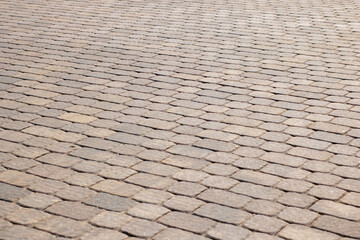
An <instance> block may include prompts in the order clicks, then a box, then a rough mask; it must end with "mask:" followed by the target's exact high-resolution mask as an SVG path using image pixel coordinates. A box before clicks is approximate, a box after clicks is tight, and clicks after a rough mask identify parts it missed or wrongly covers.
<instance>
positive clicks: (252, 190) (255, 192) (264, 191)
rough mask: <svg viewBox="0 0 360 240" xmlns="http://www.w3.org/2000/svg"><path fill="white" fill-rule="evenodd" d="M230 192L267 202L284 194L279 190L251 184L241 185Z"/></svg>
mask: <svg viewBox="0 0 360 240" xmlns="http://www.w3.org/2000/svg"><path fill="white" fill-rule="evenodd" d="M230 191H232V192H235V193H239V194H243V195H247V196H249V197H253V198H260V199H265V200H274V199H276V198H277V197H279V196H280V195H282V193H283V192H282V191H280V190H277V189H273V188H269V187H263V186H259V185H255V184H251V183H239V184H237V185H236V186H234V187H233V188H231V189H230Z"/></svg>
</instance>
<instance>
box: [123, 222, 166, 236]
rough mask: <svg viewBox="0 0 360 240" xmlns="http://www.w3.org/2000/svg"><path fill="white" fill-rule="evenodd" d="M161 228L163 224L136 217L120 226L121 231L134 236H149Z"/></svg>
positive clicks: (163, 227)
mask: <svg viewBox="0 0 360 240" xmlns="http://www.w3.org/2000/svg"><path fill="white" fill-rule="evenodd" d="M163 229H165V226H164V225H161V224H159V223H155V222H150V221H146V220H142V219H136V220H134V221H131V222H129V223H127V224H126V225H124V226H122V228H121V231H123V232H126V233H129V234H131V235H133V236H136V237H141V238H151V237H152V236H154V235H155V234H156V233H158V232H160V231H161V230H163Z"/></svg>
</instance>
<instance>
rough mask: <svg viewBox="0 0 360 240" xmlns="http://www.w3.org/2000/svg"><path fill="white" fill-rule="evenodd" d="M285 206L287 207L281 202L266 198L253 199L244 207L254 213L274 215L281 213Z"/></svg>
mask: <svg viewBox="0 0 360 240" xmlns="http://www.w3.org/2000/svg"><path fill="white" fill-rule="evenodd" d="M284 208H285V207H284V206H283V205H281V204H279V203H274V202H270V201H265V200H252V201H250V202H249V203H248V204H246V206H245V208H244V209H245V210H246V211H249V212H252V213H257V214H263V215H268V216H273V215H276V214H277V213H279V212H280V211H281V210H283V209H284Z"/></svg>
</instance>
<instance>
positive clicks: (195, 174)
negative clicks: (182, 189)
mask: <svg viewBox="0 0 360 240" xmlns="http://www.w3.org/2000/svg"><path fill="white" fill-rule="evenodd" d="M208 176H209V175H208V174H206V173H204V172H201V171H196V170H191V169H183V170H181V171H178V172H176V173H175V174H174V175H173V178H175V179H177V180H182V181H188V182H200V181H201V180H203V179H204V178H206V177H208Z"/></svg>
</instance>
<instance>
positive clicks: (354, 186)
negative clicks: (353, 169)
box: [337, 179, 360, 192]
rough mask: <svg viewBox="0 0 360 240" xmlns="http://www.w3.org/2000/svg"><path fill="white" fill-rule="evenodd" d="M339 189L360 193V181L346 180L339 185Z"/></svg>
mask: <svg viewBox="0 0 360 240" xmlns="http://www.w3.org/2000/svg"><path fill="white" fill-rule="evenodd" d="M337 186H338V187H339V188H342V189H345V190H350V191H354V192H360V181H358V180H353V179H344V180H342V181H341V182H339V184H338V185H337Z"/></svg>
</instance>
